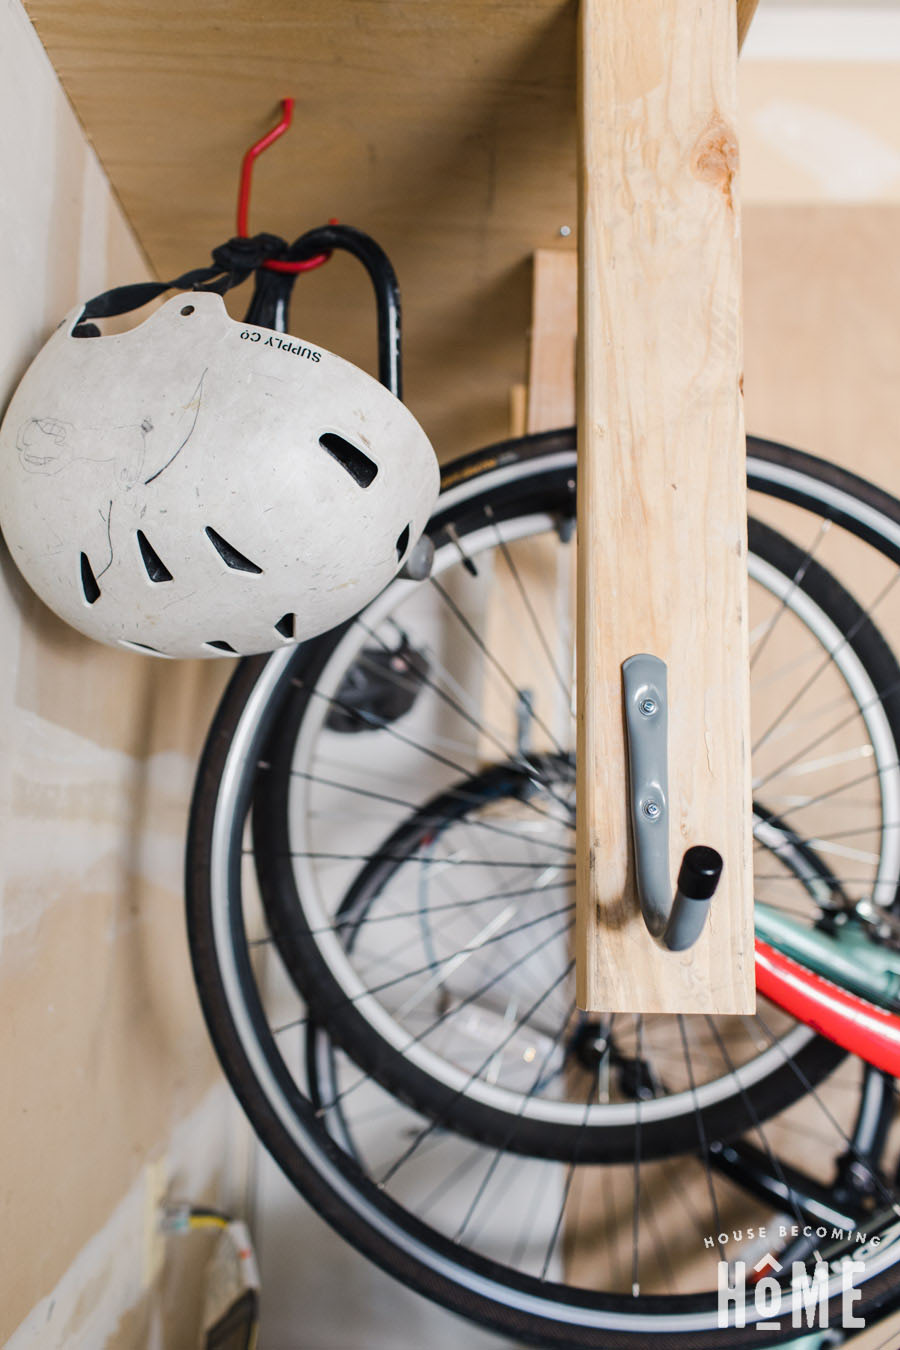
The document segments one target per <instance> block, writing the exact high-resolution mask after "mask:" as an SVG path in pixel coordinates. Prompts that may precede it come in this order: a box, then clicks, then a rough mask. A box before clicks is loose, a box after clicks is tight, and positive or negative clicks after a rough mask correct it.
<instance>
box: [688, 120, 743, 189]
mask: <svg viewBox="0 0 900 1350" xmlns="http://www.w3.org/2000/svg"><path fill="white" fill-rule="evenodd" d="M737 168H738V143H737V137H736V135H735V133H734V131H733V129H732V128H731V127H730V126H729V125H728V123H727V122H725V121H723V120H722V118H721V117H720V116H719V114H718V113H713V115H712V117H711V118H710V120H709V122H708V123H707V124H706V126H705V127H704V129H703V131H702V132H701V133H700V135H699V136H698V138H697V141H696V144H695V145H694V149H693V152H692V154H691V172H692V173H693V175H694V177H695V178H698V179H699V180H700V182H701V183H707V184H708V185H709V186H710V187H712V188H717V189H718V190H719V191H720V192H721V193H722V196H723V197H724V198H725V202H726V205H727V206H728V209H729V211H733V210H734V200H733V198H732V195H731V184H732V181H733V179H734V175H735V174H736V173H737Z"/></svg>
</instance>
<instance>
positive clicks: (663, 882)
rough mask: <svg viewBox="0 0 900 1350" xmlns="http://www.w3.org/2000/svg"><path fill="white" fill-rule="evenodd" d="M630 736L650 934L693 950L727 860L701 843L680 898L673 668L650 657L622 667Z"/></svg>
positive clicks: (638, 860) (640, 886)
mask: <svg viewBox="0 0 900 1350" xmlns="http://www.w3.org/2000/svg"><path fill="white" fill-rule="evenodd" d="M622 681H623V685H624V690H625V730H626V735H627V739H628V776H629V780H630V798H631V826H632V833H633V838H634V865H635V873H636V876H637V890H638V896H639V898H640V902H641V913H642V914H643V916H644V922H645V923H646V925H647V928H648V929H649V930H650V933H651V934H652V935H653V937H654V938H656V940H657V942H659V943H660V944H661V945H662V946H663V947H665V948H667V949H668V950H669V951H673V952H683V951H686V950H687V948H688V947H692V946H693V945H694V943H695V942H696V941H697V938H698V937H699V936H700V934H701V932H702V931H703V925H704V924H705V922H706V916H707V914H708V913H709V902H710V899H711V897H712V894H713V892H714V891H715V889H716V886H717V885H718V884H719V877H720V876H721V875H722V857H721V854H719V853H717V852H716V850H715V849H714V848H707V847H706V846H705V845H702V844H698V845H695V846H694V847H693V848H689V849H688V850H687V852H686V853H685V855H684V858H683V859H682V863H681V868H680V870H679V873H678V885H677V888H676V889H675V894H674V898H673V895H672V882H671V876H670V873H669V809H668V800H667V794H668V786H669V784H668V779H669V767H668V739H669V738H668V720H669V719H668V702H667V681H666V663H665V661H661V660H660V659H659V657H658V656H651V655H649V654H648V653H647V652H643V653H641V654H640V655H639V656H630V657H629V658H628V660H627V661H626V662H625V663H624V664H623V666H622Z"/></svg>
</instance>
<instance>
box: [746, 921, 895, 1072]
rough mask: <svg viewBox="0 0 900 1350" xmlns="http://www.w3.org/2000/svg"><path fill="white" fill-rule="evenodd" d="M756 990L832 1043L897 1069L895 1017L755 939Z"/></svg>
mask: <svg viewBox="0 0 900 1350" xmlns="http://www.w3.org/2000/svg"><path fill="white" fill-rule="evenodd" d="M756 991H757V993H759V994H762V995H763V996H764V997H765V998H767V999H770V1000H771V1002H772V1003H775V1004H777V1005H778V1007H779V1008H783V1009H784V1011H785V1012H787V1013H790V1014H791V1016H792V1017H796V1018H797V1019H798V1021H800V1022H805V1023H806V1025H807V1026H810V1027H812V1028H813V1030H814V1031H817V1032H819V1034H820V1035H822V1036H825V1037H827V1038H828V1040H830V1041H834V1043H835V1044H836V1045H840V1046H843V1048H844V1049H845V1050H849V1051H850V1052H851V1053H852V1054H854V1055H858V1056H859V1057H860V1059H865V1060H867V1061H868V1063H869V1064H874V1066H875V1068H876V1069H881V1070H882V1071H883V1072H884V1073H889V1074H894V1075H900V1017H898V1016H896V1015H895V1014H894V1013H891V1012H887V1011H886V1010H885V1009H883V1008H876V1007H875V1005H874V1003H868V1002H867V1001H866V1000H865V999H863V998H860V997H859V996H858V995H857V994H851V993H848V992H847V990H846V989H841V988H840V987H839V986H838V985H836V984H832V983H831V981H830V980H826V979H823V977H822V976H821V975H817V974H816V973H815V971H812V970H809V969H808V968H807V967H806V966H801V965H800V964H799V962H797V961H793V960H792V959H791V958H790V957H789V956H784V955H782V953H781V952H779V951H776V949H775V948H774V947H770V946H769V944H768V943H767V942H761V941H760V940H759V938H757V940H756Z"/></svg>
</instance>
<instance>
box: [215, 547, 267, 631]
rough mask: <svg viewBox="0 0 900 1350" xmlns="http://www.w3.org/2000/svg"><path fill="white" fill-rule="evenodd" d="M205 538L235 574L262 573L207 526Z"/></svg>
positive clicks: (260, 569)
mask: <svg viewBox="0 0 900 1350" xmlns="http://www.w3.org/2000/svg"><path fill="white" fill-rule="evenodd" d="M206 537H207V539H208V540H209V542H210V543H211V544H212V546H213V548H214V549H215V550H216V552H217V553H218V555H219V557H220V558H221V559H222V561H223V562H225V563H227V565H228V566H229V567H232V568H234V570H235V571H236V572H257V573H259V572H261V571H262V568H261V567H257V565H256V563H255V562H251V561H250V559H249V558H246V557H245V556H244V554H243V553H241V552H240V551H239V550H238V549H236V548H235V547H234V544H229V542H228V540H227V539H223V538H222V536H221V535H220V534H217V533H216V531H215V530H214V529H212V528H211V527H210V526H209V525H207V527H206ZM207 645H210V644H207ZM228 650H229V651H232V650H233V648H231V647H229V648H228Z"/></svg>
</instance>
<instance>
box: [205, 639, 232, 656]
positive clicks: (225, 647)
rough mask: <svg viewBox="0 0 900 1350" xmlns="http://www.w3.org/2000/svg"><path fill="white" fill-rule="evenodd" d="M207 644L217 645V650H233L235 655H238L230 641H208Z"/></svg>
mask: <svg viewBox="0 0 900 1350" xmlns="http://www.w3.org/2000/svg"><path fill="white" fill-rule="evenodd" d="M206 645H207V647H215V649H216V651H217V652H231V653H232V654H233V655H234V656H237V652H236V651H235V650H234V648H233V647H232V645H231V643H230V642H207V644H206Z"/></svg>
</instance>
